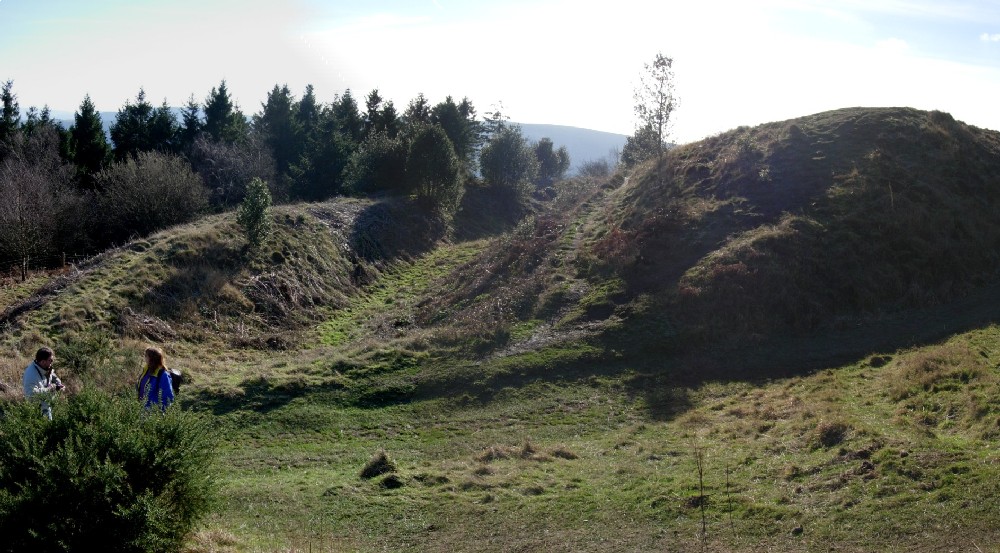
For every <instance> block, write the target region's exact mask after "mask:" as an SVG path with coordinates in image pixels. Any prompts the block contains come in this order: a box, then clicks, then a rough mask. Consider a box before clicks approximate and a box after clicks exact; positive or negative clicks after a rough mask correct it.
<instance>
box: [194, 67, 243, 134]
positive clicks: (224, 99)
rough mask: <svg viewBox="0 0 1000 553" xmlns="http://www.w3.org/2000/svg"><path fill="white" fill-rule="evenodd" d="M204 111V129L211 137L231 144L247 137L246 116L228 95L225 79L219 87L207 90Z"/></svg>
mask: <svg viewBox="0 0 1000 553" xmlns="http://www.w3.org/2000/svg"><path fill="white" fill-rule="evenodd" d="M204 111H205V126H204V130H205V132H207V133H208V134H209V135H211V136H212V139H214V140H217V141H219V142H225V143H227V144H233V143H235V142H239V141H240V140H243V139H245V138H246V137H247V134H248V130H249V129H248V127H247V122H246V118H245V117H244V116H243V112H241V111H240V110H239V107H238V106H236V105H235V104H234V103H233V100H232V98H231V97H230V96H229V89H228V88H226V81H225V80H223V81H222V82H221V83H220V84H219V88H217V89H216V88H214V87H213V88H212V91H211V92H209V94H208V98H206V99H205V108H204Z"/></svg>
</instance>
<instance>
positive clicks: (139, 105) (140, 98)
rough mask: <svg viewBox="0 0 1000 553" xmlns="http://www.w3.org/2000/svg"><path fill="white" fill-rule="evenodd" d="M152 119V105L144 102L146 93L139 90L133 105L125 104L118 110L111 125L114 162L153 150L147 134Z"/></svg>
mask: <svg viewBox="0 0 1000 553" xmlns="http://www.w3.org/2000/svg"><path fill="white" fill-rule="evenodd" d="M152 117H153V105H152V104H150V103H149V102H147V101H146V91H145V90H143V89H141V88H140V89H139V94H137V95H136V97H135V103H134V104H133V103H132V102H125V106H124V107H122V109H120V110H118V115H117V116H116V117H115V121H114V123H112V124H111V129H110V134H111V140H112V142H114V155H115V161H122V160H125V159H128V158H132V157H135V155H136V154H137V153H139V152H148V151H150V150H152V149H153V145H152V141H151V138H150V132H149V130H150V129H149V123H150V119H152Z"/></svg>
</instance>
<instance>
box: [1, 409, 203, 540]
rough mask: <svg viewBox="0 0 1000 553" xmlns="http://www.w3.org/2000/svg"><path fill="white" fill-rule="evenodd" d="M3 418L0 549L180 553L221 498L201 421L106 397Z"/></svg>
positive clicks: (21, 411)
mask: <svg viewBox="0 0 1000 553" xmlns="http://www.w3.org/2000/svg"><path fill="white" fill-rule="evenodd" d="M2 408H3V415H2V416H0V535H2V536H3V540H2V545H0V549H2V550H3V551H12V552H13V551H145V552H160V551H162V552H166V551H176V550H178V549H179V547H180V545H181V544H182V542H183V540H184V538H185V536H186V535H187V534H188V533H189V532H190V530H191V529H192V527H193V526H194V524H195V523H196V522H197V521H198V520H199V519H200V518H201V517H202V516H204V515H205V514H207V512H208V510H209V508H210V505H211V498H212V496H213V489H214V480H213V477H212V470H211V466H212V461H213V455H214V453H213V435H212V432H211V431H210V426H209V421H208V420H207V419H205V418H202V417H201V416H199V415H197V414H194V413H191V412H185V411H181V410H179V409H171V410H168V411H167V413H166V414H165V415H161V414H160V413H159V412H155V413H151V412H146V411H144V410H143V409H142V407H141V406H140V404H139V402H137V401H131V400H130V399H125V398H122V397H112V396H108V395H106V394H103V393H99V392H84V393H81V394H79V395H76V396H73V397H70V398H69V399H68V400H66V401H58V400H57V402H56V404H55V405H54V408H53V414H54V419H53V420H52V421H51V422H50V421H47V420H45V419H44V418H43V417H42V416H41V415H40V413H39V409H38V405H37V403H34V402H16V403H7V404H4V405H3V406H2Z"/></svg>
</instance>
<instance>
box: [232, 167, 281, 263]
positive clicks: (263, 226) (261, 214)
mask: <svg viewBox="0 0 1000 553" xmlns="http://www.w3.org/2000/svg"><path fill="white" fill-rule="evenodd" d="M270 211H271V192H270V191H269V190H268V189H267V183H265V182H264V181H262V180H260V179H258V178H256V177H255V178H254V179H253V180H251V181H250V184H248V185H247V194H246V197H244V198H243V203H241V204H240V206H239V208H237V210H236V222H237V223H239V225H240V226H241V227H243V232H244V234H246V237H247V243H248V245H249V247H250V249H251V250H252V251H256V250H259V249H260V247H261V246H262V245H263V244H264V241H265V240H267V237H268V236H269V235H270V234H271V226H272V225H271V217H270Z"/></svg>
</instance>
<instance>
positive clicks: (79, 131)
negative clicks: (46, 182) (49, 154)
mask: <svg viewBox="0 0 1000 553" xmlns="http://www.w3.org/2000/svg"><path fill="white" fill-rule="evenodd" d="M69 133H70V158H71V159H72V160H73V163H74V164H75V165H76V167H77V176H78V178H79V180H80V186H82V187H83V188H87V189H93V188H94V186H95V183H94V175H96V174H97V173H98V172H99V171H101V169H104V167H105V166H107V164H108V162H109V161H110V159H111V146H109V145H108V140H107V137H106V136H105V135H104V127H103V125H102V124H101V114H100V113H98V112H97V109H96V108H95V107H94V103H93V102H91V101H90V95H89V94H88V95H87V96H85V97H84V99H83V103H82V104H80V111H78V112H76V113H75V114H74V116H73V126H72V127H70V130H69Z"/></svg>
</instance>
